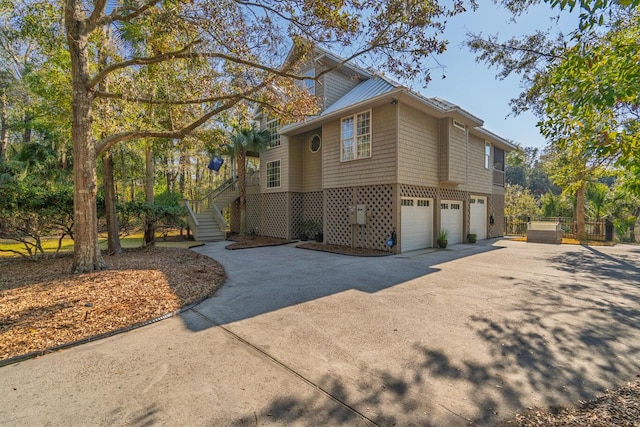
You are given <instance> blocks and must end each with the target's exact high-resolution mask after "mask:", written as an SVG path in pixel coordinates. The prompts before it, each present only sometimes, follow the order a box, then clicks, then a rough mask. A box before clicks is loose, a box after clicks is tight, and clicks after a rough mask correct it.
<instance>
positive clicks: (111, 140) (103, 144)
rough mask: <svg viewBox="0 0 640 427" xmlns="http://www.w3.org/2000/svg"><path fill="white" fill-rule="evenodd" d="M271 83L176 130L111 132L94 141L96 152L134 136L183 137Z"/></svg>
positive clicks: (242, 94)
mask: <svg viewBox="0 0 640 427" xmlns="http://www.w3.org/2000/svg"><path fill="white" fill-rule="evenodd" d="M270 83H271V80H270V79H269V80H265V81H263V82H262V83H261V84H259V85H256V86H255V87H253V88H251V89H249V90H247V91H245V92H244V93H238V94H237V95H236V96H235V97H230V98H229V99H227V101H226V102H224V103H222V104H220V105H218V106H217V107H216V108H214V109H212V110H210V111H208V112H206V113H205V114H203V115H202V116H200V117H199V118H198V119H196V120H195V121H193V122H191V123H190V124H188V125H187V126H184V127H182V128H180V129H178V130H173V131H155V130H140V131H131V132H121V133H116V134H112V135H110V136H108V137H106V138H103V139H102V140H100V141H98V142H97V143H96V152H97V153H98V154H100V153H102V152H103V151H105V150H108V149H109V148H111V147H112V146H113V145H114V144H117V143H118V142H121V141H129V140H131V139H136V138H167V139H176V138H183V137H185V136H187V135H188V134H190V133H191V132H193V131H194V130H195V129H197V128H198V127H200V126H201V125H203V124H204V123H206V122H207V120H209V119H210V118H211V117H213V116H215V115H216V114H219V113H221V112H223V111H226V110H228V109H230V108H231V107H233V106H234V105H236V104H237V103H238V102H240V101H242V100H244V99H247V97H249V96H250V95H251V94H254V93H256V92H258V91H260V90H262V89H264V88H265V87H266V86H268V85H269V84H270Z"/></svg>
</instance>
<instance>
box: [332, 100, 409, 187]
mask: <svg viewBox="0 0 640 427" xmlns="http://www.w3.org/2000/svg"><path fill="white" fill-rule="evenodd" d="M395 109H396V106H395V105H391V104H388V105H384V106H381V107H378V108H374V109H373V110H372V111H371V157H370V158H366V159H359V160H352V161H348V162H341V161H340V144H341V141H340V123H341V122H340V119H337V120H333V121H331V122H328V123H327V124H325V125H324V126H323V128H322V135H323V171H322V175H323V188H338V187H351V186H361V185H378V184H389V183H394V182H395V181H396V135H397V127H396V112H395ZM363 111H364V110H363ZM358 113H360V111H359V112H358Z"/></svg>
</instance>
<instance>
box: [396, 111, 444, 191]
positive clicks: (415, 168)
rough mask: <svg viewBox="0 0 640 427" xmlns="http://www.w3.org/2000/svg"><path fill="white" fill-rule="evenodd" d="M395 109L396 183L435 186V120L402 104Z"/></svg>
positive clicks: (436, 163) (436, 144)
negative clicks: (396, 141) (396, 119)
mask: <svg viewBox="0 0 640 427" xmlns="http://www.w3.org/2000/svg"><path fill="white" fill-rule="evenodd" d="M399 108H400V112H399V128H398V135H399V140H400V144H399V147H398V181H399V182H400V183H402V184H412V185H420V186H437V185H438V155H439V151H440V150H439V143H438V138H439V125H438V120H437V119H436V118H434V117H431V116H428V115H427V114H425V113H423V112H421V111H418V110H416V109H414V108H411V107H409V106H407V105H404V104H400V105H399Z"/></svg>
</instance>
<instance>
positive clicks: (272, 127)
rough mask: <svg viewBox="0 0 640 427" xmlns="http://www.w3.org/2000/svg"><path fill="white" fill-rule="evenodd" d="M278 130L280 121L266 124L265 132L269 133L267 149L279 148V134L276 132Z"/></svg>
mask: <svg viewBox="0 0 640 427" xmlns="http://www.w3.org/2000/svg"><path fill="white" fill-rule="evenodd" d="M279 128H280V121H279V120H278V119H272V120H269V121H268V122H267V131H268V132H269V148H273V147H279V146H280V134H279V133H278V130H279Z"/></svg>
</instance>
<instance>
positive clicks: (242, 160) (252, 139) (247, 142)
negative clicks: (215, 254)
mask: <svg viewBox="0 0 640 427" xmlns="http://www.w3.org/2000/svg"><path fill="white" fill-rule="evenodd" d="M270 140H271V134H270V133H269V131H268V130H258V129H257V128H256V126H255V124H254V125H251V126H250V127H249V126H244V127H241V126H234V127H233V133H232V134H231V137H230V141H231V142H230V143H229V144H226V145H225V146H224V147H223V151H224V153H225V154H227V155H229V156H231V157H233V158H235V159H236V164H237V169H238V170H237V173H238V195H239V199H240V235H241V236H244V235H246V234H247V185H246V171H247V170H246V163H247V152H249V151H256V152H259V151H260V150H263V149H265V148H267V146H268V145H269V142H270Z"/></svg>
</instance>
